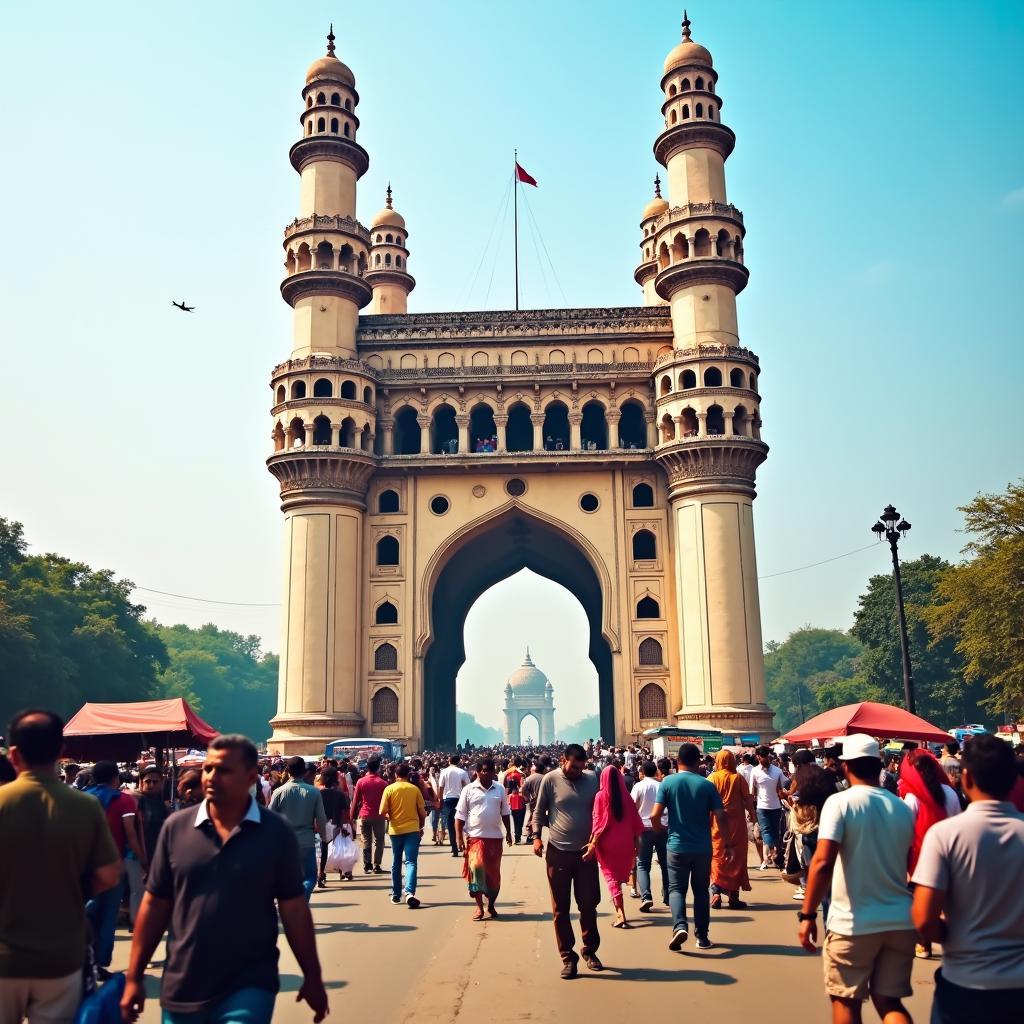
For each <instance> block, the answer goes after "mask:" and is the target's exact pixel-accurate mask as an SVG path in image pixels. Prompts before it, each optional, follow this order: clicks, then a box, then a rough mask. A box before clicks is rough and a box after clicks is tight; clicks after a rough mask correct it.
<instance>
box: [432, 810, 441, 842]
mask: <svg viewBox="0 0 1024 1024" xmlns="http://www.w3.org/2000/svg"><path fill="white" fill-rule="evenodd" d="M440 820H441V808H440V807H431V808H430V831H431V832H432V833H433V834H434V836H435V838H436V836H437V823H438V822H439V821H440Z"/></svg>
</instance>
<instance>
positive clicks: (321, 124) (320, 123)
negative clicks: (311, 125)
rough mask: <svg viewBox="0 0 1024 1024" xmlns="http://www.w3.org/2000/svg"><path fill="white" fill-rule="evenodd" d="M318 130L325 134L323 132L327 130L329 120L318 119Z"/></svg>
mask: <svg viewBox="0 0 1024 1024" xmlns="http://www.w3.org/2000/svg"><path fill="white" fill-rule="evenodd" d="M316 130H317V131H318V132H323V131H326V130H327V118H325V117H318V118H317V119H316Z"/></svg>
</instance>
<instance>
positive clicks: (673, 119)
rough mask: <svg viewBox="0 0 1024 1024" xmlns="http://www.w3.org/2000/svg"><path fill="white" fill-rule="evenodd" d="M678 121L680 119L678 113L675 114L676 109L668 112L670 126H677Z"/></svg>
mask: <svg viewBox="0 0 1024 1024" xmlns="http://www.w3.org/2000/svg"><path fill="white" fill-rule="evenodd" d="M677 120H678V118H677V117H676V112H675V110H674V109H673V110H670V111H669V112H668V123H669V124H675V123H676V121H677Z"/></svg>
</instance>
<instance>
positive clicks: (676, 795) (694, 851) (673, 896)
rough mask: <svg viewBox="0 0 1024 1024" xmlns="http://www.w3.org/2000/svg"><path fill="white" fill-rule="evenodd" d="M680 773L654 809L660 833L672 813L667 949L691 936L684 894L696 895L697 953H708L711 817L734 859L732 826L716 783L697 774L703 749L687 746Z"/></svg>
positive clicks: (663, 787)
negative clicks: (668, 936)
mask: <svg viewBox="0 0 1024 1024" xmlns="http://www.w3.org/2000/svg"><path fill="white" fill-rule="evenodd" d="M676 763H677V765H678V768H679V770H678V771H677V772H676V773H675V774H674V775H669V776H668V777H667V778H665V779H662V781H661V784H660V785H659V786H658V793H657V797H656V799H655V803H654V807H653V808H652V809H651V826H652V828H654V830H655V831H657V832H661V831H662V830H663V829H664V828H665V824H664V822H663V820H662V813H663V812H665V811H667V812H668V837H667V840H666V844H665V845H666V851H667V857H668V904H669V907H670V908H671V910H672V938H671V940H670V941H669V944H668V948H669V949H671V950H672V951H673V952H678V951H679V950H680V949H681V948H682V946H683V943H684V942H686V940H687V938H688V937H689V923H688V921H687V917H686V890H687V889H688V888H692V890H693V924H694V931H695V932H696V935H697V948H698V949H710V948H711V946H712V942H711V937H710V935H709V934H708V932H709V929H710V926H711V895H710V891H709V890H710V887H711V816H712V815H714V816H715V819H716V820H717V822H718V828H719V830H720V831H721V833H722V835H723V836H724V837H726V839H725V843H724V848H725V856H726V858H727V859H731V858H732V857H735V856H736V851H735V850H733V848H732V845H731V844H730V843H729V841H728V838H727V837H728V835H729V825H728V822H727V820H726V817H725V808H724V806H723V804H722V797H721V795H720V794H719V792H718V790H717V789H716V788H715V786H714V784H713V783H711V782H708V780H707V779H705V778H704V777H703V776H702V775H700V774H699V768H700V750H699V749H698V747H697V745H696V744H695V743H683V744H682V745H681V746H680V747H679V753H678V754H677V755H676Z"/></svg>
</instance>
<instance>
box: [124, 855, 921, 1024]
mask: <svg viewBox="0 0 1024 1024" xmlns="http://www.w3.org/2000/svg"><path fill="white" fill-rule="evenodd" d="M460 865H461V861H459V860H455V859H453V858H452V857H451V856H450V853H449V851H448V850H447V849H446V848H444V847H440V848H435V847H433V846H428V847H424V849H423V851H422V854H421V856H420V885H419V895H420V896H421V898H422V899H423V906H422V908H421V909H419V910H415V911H412V910H409V909H408V908H407V907H406V906H404V905H402V906H393V905H392V904H391V903H389V902H388V893H389V882H388V878H387V877H386V876H376V877H373V876H371V877H365V876H362V875H360V874H357V875H356V877H355V880H354V881H353V882H349V883H339V882H337V881H335V880H332V881H331V882H329V888H328V889H327V890H318V891H317V892H316V893H315V894H314V896H313V917H314V920H315V922H316V930H317V941H318V945H319V949H320V958H321V961H322V962H323V967H324V976H325V979H326V982H327V986H328V989H329V995H330V999H331V1005H332V1008H333V1011H332V1014H331V1019H333V1020H335V1021H337V1020H373V1021H374V1024H398V1022H404V1021H408V1020H412V1019H413V1018H419V1019H422V1020H424V1021H429V1022H431V1024H434V1022H438V1024H470V1022H472V1024H481V1022H483V1024H512V1022H519V1021H545V1022H549V1021H551V1020H553V1019H556V1017H555V1015H556V1014H557V1013H558V1012H559V1011H560V1010H563V1009H565V1010H571V1011H572V1013H573V1018H574V1019H590V1020H598V1019H600V1020H608V1019H626V1018H624V1017H622V1018H619V1016H618V1015H619V1014H630V1016H631V1017H632V1018H633V1019H636V1015H637V1014H638V1013H643V1012H645V1010H647V1009H650V1010H651V1011H653V1012H655V1013H656V1014H659V1015H660V1014H663V1013H665V1011H666V1010H669V1011H670V1013H671V1014H672V1015H673V1016H674V1015H676V1014H677V1013H678V1011H683V1014H684V1016H686V1017H688V1018H692V1017H694V1015H696V1017H697V1019H700V1018H701V1017H705V1019H710V1015H711V1014H712V1013H713V1014H715V1015H717V1016H720V1015H721V1014H722V1013H723V1012H724V1013H730V1014H738V1013H745V1014H750V1013H758V1012H759V1011H761V1010H763V1009H764V1008H768V1009H769V1010H770V1012H771V1013H772V1015H773V1016H781V1017H786V1018H792V1017H793V1016H794V1014H795V1015H796V1017H797V1019H799V1020H801V1021H827V1020H828V1019H829V1011H828V1001H827V999H826V998H825V996H824V994H823V991H822V981H821V961H820V959H819V958H817V957H812V956H810V955H808V954H806V953H804V952H803V951H802V950H801V949H800V948H799V947H797V946H796V943H795V935H796V909H797V903H796V902H795V901H794V900H793V899H792V898H791V897H792V892H793V889H792V887H791V886H789V885H787V884H786V883H785V882H783V881H782V880H781V879H780V878H779V877H778V875H777V874H776V873H774V872H773V873H769V872H760V871H756V870H754V871H753V872H752V881H753V886H754V890H753V892H752V893H749V894H748V895H747V897H746V898H747V900H748V901H749V902H750V905H751V906H750V909H749V910H743V911H728V910H722V911H718V912H717V913H715V912H712V914H713V917H712V927H711V937H712V940H713V941H714V942H715V948H714V949H710V950H707V951H700V950H698V949H696V947H695V946H694V945H693V938H692V935H691V938H690V942H689V943H688V944H687V945H686V946H684V947H683V951H682V952H681V953H672V952H670V951H669V950H668V948H667V944H668V940H669V937H670V923H671V922H670V920H669V916H668V911H667V909H666V908H662V907H660V906H659V907H658V908H657V910H656V912H655V913H653V914H651V915H649V916H648V915H640V914H638V913H637V911H636V906H637V904H636V901H634V900H628V903H629V904H630V905H629V906H628V907H627V913H629V914H630V917H631V918H632V919H633V920H634V922H635V925H636V926H635V927H634V928H632V929H630V930H628V931H621V930H618V929H613V928H612V927H611V921H612V917H611V901H610V899H609V898H608V896H607V893H605V894H604V895H603V897H602V906H601V910H602V914H601V917H600V925H601V939H602V944H601V951H600V955H601V958H602V959H603V960H604V963H605V965H606V967H607V970H606V971H605V972H604V973H602V974H591V973H590V972H589V971H587V970H586V969H585V968H584V969H583V970H581V973H580V975H579V977H578V978H577V979H576V980H574V981H562V980H561V979H560V978H559V977H558V971H559V968H560V966H561V965H560V963H559V960H558V955H557V952H556V949H555V942H554V931H553V928H552V925H551V914H550V904H549V901H548V896H547V883H546V880H545V877H544V870H543V865H542V863H541V862H540V861H538V860H537V859H536V858H535V857H534V856H533V853H532V850H531V849H530V848H529V847H526V846H520V847H513V849H512V850H510V851H506V855H505V860H504V865H503V866H504V871H503V893H502V897H503V898H502V899H501V901H500V902H499V909H503V910H504V911H505V914H506V915H507V916H506V917H505V918H504V919H502V920H498V921H485V922H483V923H476V922H473V921H471V920H470V915H471V913H472V904H471V903H470V902H469V898H468V896H467V894H466V889H465V883H464V882H463V881H462V879H461V878H459V877H458V874H457V872H458V870H459V868H460ZM357 870H361V869H357ZM655 876H656V878H657V868H656V867H655ZM334 877H335V879H336V878H337V876H334ZM656 884H657V883H656ZM577 934H578V929H577ZM243 940H244V937H242V936H239V941H243ZM281 945H282V956H281V988H282V991H281V995H280V996H279V997H278V1003H277V1011H276V1013H275V1015H274V1020H275V1022H282V1024H293V1022H295V1024H298V1022H308V1021H310V1020H312V1015H311V1014H310V1013H309V1011H308V1009H307V1008H306V1007H305V1006H304V1005H303V1006H301V1007H299V1006H296V1004H295V1002H294V999H295V995H294V993H295V992H297V991H298V988H299V984H300V978H299V974H298V970H297V968H296V964H295V961H294V959H293V958H292V956H291V952H290V951H289V950H288V949H287V946H286V944H285V942H284V940H283V939H282V942H281ZM157 955H158V957H160V956H162V955H163V954H162V950H161V952H159V953H158V954H157ZM114 957H115V959H114V967H115V968H122V967H124V966H126V964H127V960H128V943H127V939H126V937H125V936H124V935H123V933H119V936H118V943H117V949H116V951H115V954H114ZM580 966H581V968H582V967H583V965H582V964H581V965H580ZM935 966H936V965H935V964H934V963H928V962H923V961H918V962H917V963H915V966H914V988H915V995H914V997H913V998H912V999H911V1000H910V1001H909V1007H910V1009H911V1012H912V1013H913V1016H914V1018H915V1020H917V1021H918V1022H922V1021H927V1019H928V1010H929V1007H930V1006H931V997H932V989H933V983H932V975H933V973H934V970H935ZM158 978H159V969H157V970H154V971H153V972H152V977H151V979H150V984H149V986H148V987H149V992H150V994H151V996H152V998H151V999H150V1001H149V1002H148V1003H147V1007H146V1012H145V1015H144V1017H143V1020H144V1021H146V1022H157V1021H159V1009H158V1007H157V1004H156V994H157V992H158ZM664 983H673V984H671V986H669V985H666V984H664ZM681 983H682V984H681ZM580 1013H583V1014H585V1015H586V1016H585V1017H582V1018H581V1017H579V1014H580ZM609 1014H612V1017H611V1018H609ZM655 1019H658V1018H655ZM865 1019H867V1020H871V1019H874V1011H873V1010H868V1011H867V1012H866V1015H865Z"/></svg>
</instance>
